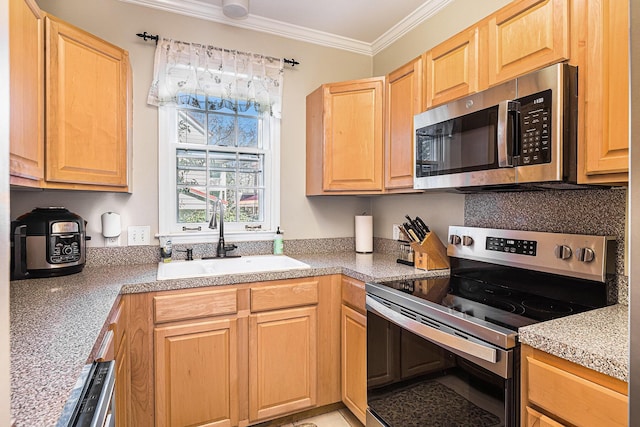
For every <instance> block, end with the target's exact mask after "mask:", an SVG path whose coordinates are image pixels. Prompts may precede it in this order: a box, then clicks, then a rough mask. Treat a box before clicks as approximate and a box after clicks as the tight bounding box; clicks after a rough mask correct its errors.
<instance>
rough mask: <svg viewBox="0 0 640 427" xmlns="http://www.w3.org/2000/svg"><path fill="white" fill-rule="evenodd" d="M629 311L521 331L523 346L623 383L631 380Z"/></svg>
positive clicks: (620, 307)
mask: <svg viewBox="0 0 640 427" xmlns="http://www.w3.org/2000/svg"><path fill="white" fill-rule="evenodd" d="M628 315H629V307H628V306H627V305H624V304H617V305H612V306H609V307H604V308H600V309H596V310H591V311H588V312H584V313H579V314H575V315H573V316H567V317H562V318H559V319H554V320H550V321H548V322H541V323H536V324H533V325H530V326H526V327H523V328H520V330H519V331H518V339H519V340H520V342H521V343H523V344H527V345H529V346H531V347H534V348H537V349H538V350H542V351H544V352H546V353H549V354H552V355H554V356H558V357H560V358H562V359H565V360H568V361H570V362H574V363H577V364H579V365H582V366H585V367H587V368H589V369H593V370H594V371H597V372H601V373H603V374H606V375H609V376H611V377H613V378H617V379H619V380H622V381H627V382H628V379H629V364H628V361H629V339H628Z"/></svg>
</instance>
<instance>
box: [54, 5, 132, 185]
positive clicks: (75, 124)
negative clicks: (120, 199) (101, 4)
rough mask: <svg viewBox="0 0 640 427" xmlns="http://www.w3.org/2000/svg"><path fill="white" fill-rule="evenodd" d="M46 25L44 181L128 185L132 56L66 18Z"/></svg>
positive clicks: (70, 183)
mask: <svg viewBox="0 0 640 427" xmlns="http://www.w3.org/2000/svg"><path fill="white" fill-rule="evenodd" d="M46 23H47V28H46V40H47V45H46V52H47V53H46V111H47V120H46V153H47V155H46V180H47V182H48V183H56V184H60V187H61V188H67V187H65V184H68V185H69V186H73V185H76V184H89V185H97V186H105V187H107V188H110V189H111V190H114V191H118V187H121V188H124V189H126V186H127V179H128V177H127V134H128V129H127V125H128V87H127V85H128V72H129V62H128V55H127V53H126V52H125V51H124V50H122V49H120V48H118V47H116V46H113V45H111V44H109V43H107V42H105V41H103V40H101V39H99V38H97V37H95V36H93V35H91V34H89V33H86V32H84V31H82V30H79V29H77V28H75V27H73V26H71V25H68V24H66V23H64V22H62V21H57V20H55V19H51V18H50V17H47V18H46ZM50 186H51V187H56V185H55V184H52V185H50ZM71 188H72V187H71ZM119 191H124V190H123V189H120V190H119Z"/></svg>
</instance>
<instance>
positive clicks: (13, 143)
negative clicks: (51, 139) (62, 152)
mask: <svg viewBox="0 0 640 427" xmlns="http://www.w3.org/2000/svg"><path fill="white" fill-rule="evenodd" d="M9 14H10V16H9V64H10V68H9V101H10V103H11V122H10V125H9V126H10V127H9V138H10V144H9V167H10V171H11V183H12V184H21V185H31V186H38V185H39V182H38V181H39V180H42V178H44V21H43V18H42V14H41V12H40V9H39V8H38V6H37V5H36V3H35V2H34V1H32V0H11V1H10V2H9Z"/></svg>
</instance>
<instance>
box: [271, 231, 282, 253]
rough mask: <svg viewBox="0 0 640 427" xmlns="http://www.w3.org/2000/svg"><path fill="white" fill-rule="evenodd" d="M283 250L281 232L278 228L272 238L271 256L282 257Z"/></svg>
mask: <svg viewBox="0 0 640 427" xmlns="http://www.w3.org/2000/svg"><path fill="white" fill-rule="evenodd" d="M283 250H284V240H283V238H282V231H280V227H278V230H277V231H276V235H275V237H274V238H273V254H274V255H282V252H283Z"/></svg>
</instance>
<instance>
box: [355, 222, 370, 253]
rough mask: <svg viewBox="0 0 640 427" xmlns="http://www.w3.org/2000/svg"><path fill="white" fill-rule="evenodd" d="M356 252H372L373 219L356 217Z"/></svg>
mask: <svg viewBox="0 0 640 427" xmlns="http://www.w3.org/2000/svg"><path fill="white" fill-rule="evenodd" d="M356 252H358V253H370V252H373V217H372V216H371V215H356Z"/></svg>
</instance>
